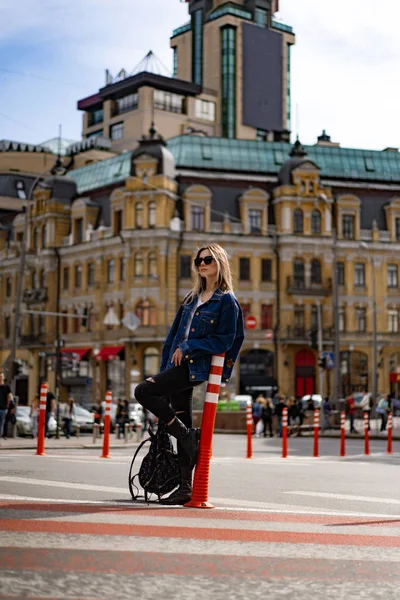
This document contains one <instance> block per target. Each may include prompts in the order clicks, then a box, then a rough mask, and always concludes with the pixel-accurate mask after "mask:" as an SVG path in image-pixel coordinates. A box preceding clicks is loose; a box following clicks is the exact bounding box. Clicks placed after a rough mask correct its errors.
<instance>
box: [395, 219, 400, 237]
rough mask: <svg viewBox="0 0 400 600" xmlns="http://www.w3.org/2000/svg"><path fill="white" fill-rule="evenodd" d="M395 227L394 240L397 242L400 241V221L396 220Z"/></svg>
mask: <svg viewBox="0 0 400 600" xmlns="http://www.w3.org/2000/svg"><path fill="white" fill-rule="evenodd" d="M395 226H396V240H397V241H398V242H399V241H400V219H396V222H395Z"/></svg>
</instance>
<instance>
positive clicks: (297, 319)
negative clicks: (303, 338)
mask: <svg viewBox="0 0 400 600" xmlns="http://www.w3.org/2000/svg"><path fill="white" fill-rule="evenodd" d="M294 327H295V329H296V330H297V333H298V334H300V333H303V334H304V333H305V332H304V328H305V313H304V306H295V307H294Z"/></svg>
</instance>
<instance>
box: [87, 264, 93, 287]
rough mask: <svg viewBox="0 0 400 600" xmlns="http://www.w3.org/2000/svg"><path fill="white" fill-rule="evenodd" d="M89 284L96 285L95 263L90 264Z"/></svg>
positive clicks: (88, 269)
mask: <svg viewBox="0 0 400 600" xmlns="http://www.w3.org/2000/svg"><path fill="white" fill-rule="evenodd" d="M87 284H88V286H92V285H94V263H89V264H88V267H87Z"/></svg>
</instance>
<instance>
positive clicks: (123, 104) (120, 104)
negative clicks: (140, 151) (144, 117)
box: [114, 92, 139, 137]
mask: <svg viewBox="0 0 400 600" xmlns="http://www.w3.org/2000/svg"><path fill="white" fill-rule="evenodd" d="M115 104H116V107H115V112H114V114H115V115H121V114H122V113H126V112H128V111H130V110H135V108H137V107H138V106H139V96H138V94H137V92H136V93H134V94H128V95H127V96H123V97H122V98H118V99H117V100H116V101H115ZM122 137H123V136H122Z"/></svg>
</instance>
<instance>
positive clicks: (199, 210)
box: [190, 206, 204, 231]
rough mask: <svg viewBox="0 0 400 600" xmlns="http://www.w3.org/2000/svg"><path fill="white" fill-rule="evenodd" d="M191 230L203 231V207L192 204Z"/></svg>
mask: <svg viewBox="0 0 400 600" xmlns="http://www.w3.org/2000/svg"><path fill="white" fill-rule="evenodd" d="M190 217H191V229H192V231H204V208H203V207H202V206H192V207H191V209H190Z"/></svg>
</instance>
